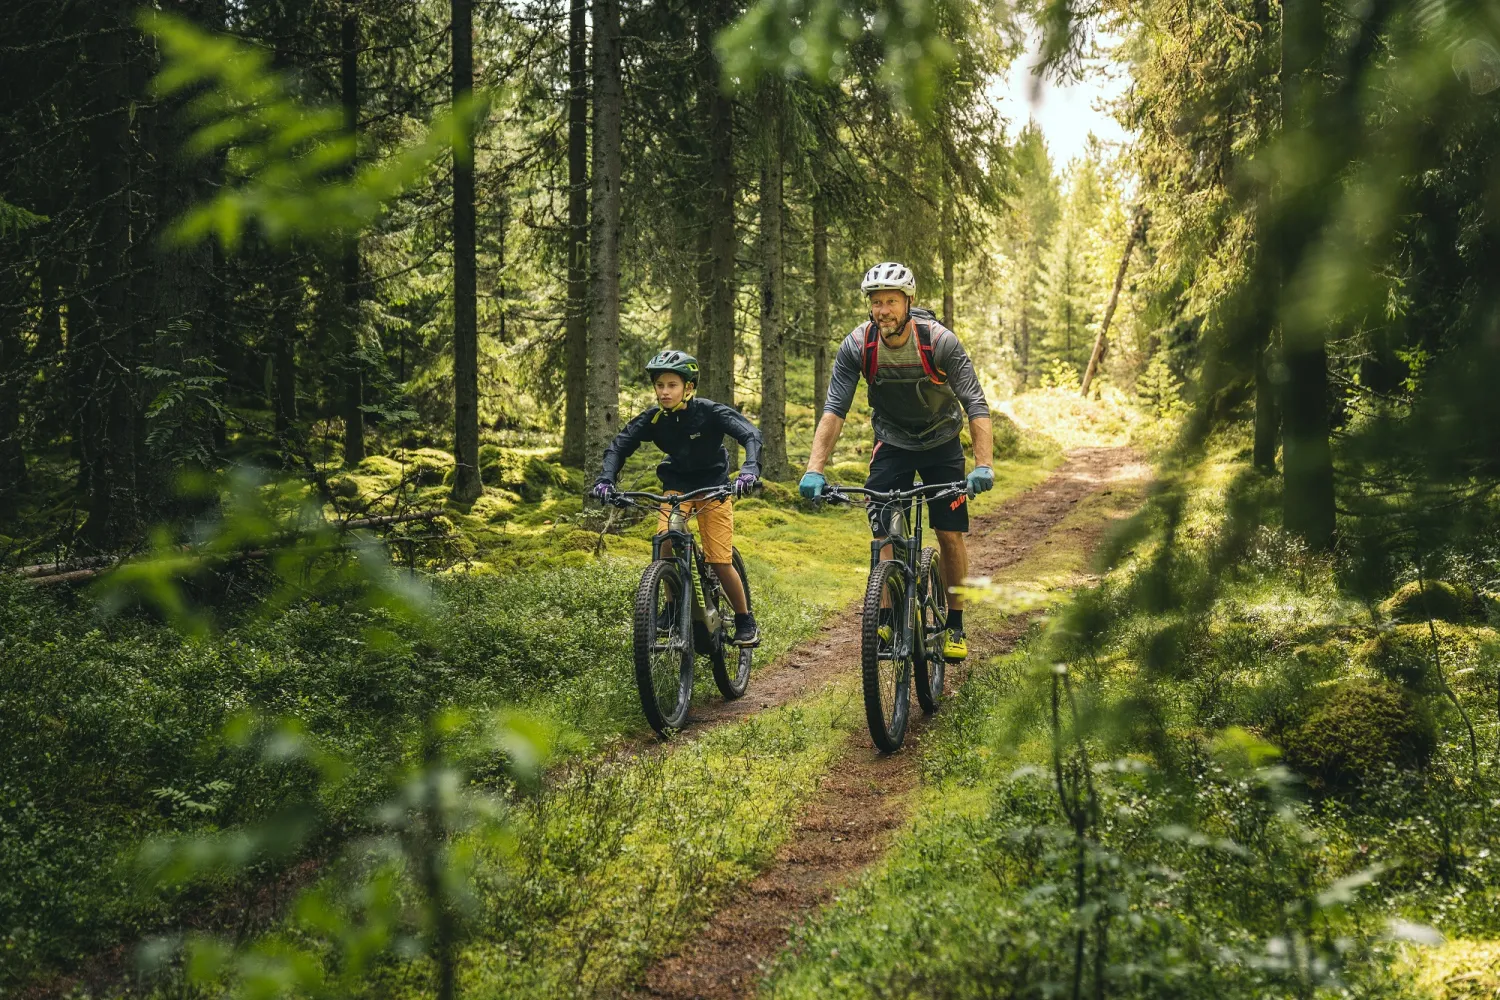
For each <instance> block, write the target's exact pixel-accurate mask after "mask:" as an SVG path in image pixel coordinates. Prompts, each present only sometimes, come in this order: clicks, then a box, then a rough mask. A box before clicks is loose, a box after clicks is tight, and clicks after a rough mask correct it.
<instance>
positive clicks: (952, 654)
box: [943, 628, 969, 661]
mask: <svg viewBox="0 0 1500 1000" xmlns="http://www.w3.org/2000/svg"><path fill="white" fill-rule="evenodd" d="M968 658H969V642H968V640H967V639H965V638H964V630H963V629H961V628H950V629H949V630H948V637H947V638H946V639H945V640H943V659H945V660H950V661H953V660H966V659H968Z"/></svg>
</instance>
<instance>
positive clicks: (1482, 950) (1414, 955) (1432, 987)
mask: <svg viewBox="0 0 1500 1000" xmlns="http://www.w3.org/2000/svg"><path fill="white" fill-rule="evenodd" d="M1401 964H1402V965H1403V966H1405V967H1406V969H1407V971H1409V972H1411V973H1412V977H1413V978H1414V979H1415V980H1416V986H1417V988H1418V989H1419V990H1421V991H1422V995H1423V996H1426V997H1429V998H1431V1000H1494V998H1495V997H1497V996H1500V941H1466V940H1462V939H1460V940H1454V941H1446V942H1444V943H1443V944H1441V945H1439V946H1438V947H1436V948H1430V947H1422V948H1417V947H1412V948H1410V949H1409V950H1408V951H1407V953H1406V955H1405V956H1404V958H1403V961H1402V963H1401Z"/></svg>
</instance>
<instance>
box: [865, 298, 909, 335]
mask: <svg viewBox="0 0 1500 1000" xmlns="http://www.w3.org/2000/svg"><path fill="white" fill-rule="evenodd" d="M910 307H911V300H909V299H908V298H907V297H906V293H905V292H898V291H895V290H894V289H882V290H881V291H878V292H872V293H871V295H870V317H871V318H872V319H874V320H875V325H876V326H877V327H879V328H880V335H881V336H882V337H894V336H895V335H896V334H897V333H900V332H901V328H902V327H903V326H905V325H906V318H907V314H908V311H909V310H910Z"/></svg>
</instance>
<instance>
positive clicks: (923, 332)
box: [917, 323, 948, 385]
mask: <svg viewBox="0 0 1500 1000" xmlns="http://www.w3.org/2000/svg"><path fill="white" fill-rule="evenodd" d="M917 356H918V357H919V358H921V359H922V370H923V371H924V372H926V373H927V380H928V381H929V382H933V383H935V384H937V385H942V384H943V383H944V382H947V381H948V373H947V372H945V371H943V370H942V369H941V368H939V367H938V366H937V361H936V360H934V358H933V356H932V327H930V326H928V325H927V324H926V323H918V324H917Z"/></svg>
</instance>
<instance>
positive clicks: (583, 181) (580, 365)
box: [562, 0, 589, 466]
mask: <svg viewBox="0 0 1500 1000" xmlns="http://www.w3.org/2000/svg"><path fill="white" fill-rule="evenodd" d="M587 15H588V0H572V8H571V10H570V11H569V12H568V307H567V319H566V320H565V324H566V325H565V330H566V333H565V334H564V345H565V346H564V348H563V350H564V365H565V371H564V375H563V392H564V397H565V399H564V404H563V443H562V460H563V464H564V465H575V466H582V465H583V462H584V452H585V450H586V449H585V447H584V439H585V437H586V436H587V433H588V422H587V407H588V403H587V400H588V385H589V369H588V366H589V302H588V296H589V272H588V266H589V191H588V183H589V176H588V169H589V166H588V151H589V77H588V72H589V65H588V27H587Z"/></svg>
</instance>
